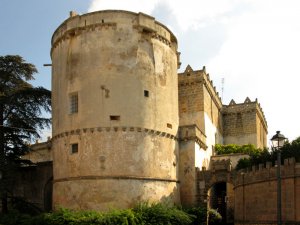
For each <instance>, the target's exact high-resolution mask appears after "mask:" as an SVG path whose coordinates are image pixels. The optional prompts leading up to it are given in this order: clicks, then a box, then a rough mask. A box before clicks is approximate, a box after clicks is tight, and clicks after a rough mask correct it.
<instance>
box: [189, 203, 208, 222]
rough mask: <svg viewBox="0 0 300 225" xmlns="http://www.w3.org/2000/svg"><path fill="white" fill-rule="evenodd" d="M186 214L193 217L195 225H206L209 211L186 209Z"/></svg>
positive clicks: (197, 208)
mask: <svg viewBox="0 0 300 225" xmlns="http://www.w3.org/2000/svg"><path fill="white" fill-rule="evenodd" d="M183 210H184V211H185V212H186V213H188V214H190V215H191V219H192V220H193V222H192V223H191V224H193V225H206V219H207V218H206V217H207V209H206V208H204V207H192V208H184V209H183Z"/></svg>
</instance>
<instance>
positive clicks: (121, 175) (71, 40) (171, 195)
mask: <svg viewBox="0 0 300 225" xmlns="http://www.w3.org/2000/svg"><path fill="white" fill-rule="evenodd" d="M51 58H52V113H53V114H52V117H53V127H52V129H53V137H52V149H53V205H54V206H64V207H67V208H85V209H107V208H110V207H121V208H124V207H130V206H132V205H133V204H135V203H137V202H141V201H147V200H150V201H161V200H162V199H164V200H166V201H171V202H175V203H176V202H177V203H178V202H179V201H180V199H179V188H178V166H176V165H177V164H178V142H177V139H176V135H177V131H178V125H179V119H178V117H179V116H178V88H177V85H178V82H177V68H178V65H179V62H178V53H177V40H176V37H175V36H174V35H173V34H172V32H171V31H170V30H169V29H168V28H166V27H165V26H164V25H162V24H160V23H158V22H157V21H155V19H154V18H152V17H150V16H147V15H145V14H142V13H138V14H136V13H132V12H127V11H100V12H94V13H89V14H85V15H81V16H79V15H77V14H75V13H74V12H72V13H71V15H70V18H69V19H67V20H66V21H65V22H63V23H62V24H61V25H60V26H59V27H58V28H57V30H56V31H55V32H54V34H53V37H52V49H51Z"/></svg>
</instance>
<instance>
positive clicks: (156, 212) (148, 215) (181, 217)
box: [0, 204, 194, 225]
mask: <svg viewBox="0 0 300 225" xmlns="http://www.w3.org/2000/svg"><path fill="white" fill-rule="evenodd" d="M193 219H194V216H192V215H189V214H188V213H186V212H184V211H183V210H180V209H178V208H176V207H168V206H165V205H162V204H152V205H148V204H140V205H138V206H137V207H135V208H133V209H126V210H112V211H110V212H107V213H103V212H95V211H78V212H75V211H71V210H68V209H61V210H59V211H57V212H54V213H44V214H40V215H38V216H30V215H26V214H21V213H19V212H17V211H12V212H10V214H6V215H0V224H5V225H139V224H142V225H152V224H153V225H154V224H155V225H165V224H166V225H173V224H174V225H188V224H193Z"/></svg>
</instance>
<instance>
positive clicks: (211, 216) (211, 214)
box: [208, 209, 222, 225]
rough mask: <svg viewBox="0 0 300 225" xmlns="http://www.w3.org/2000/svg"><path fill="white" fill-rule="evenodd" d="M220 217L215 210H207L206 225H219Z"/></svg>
mask: <svg viewBox="0 0 300 225" xmlns="http://www.w3.org/2000/svg"><path fill="white" fill-rule="evenodd" d="M221 222H222V216H221V214H220V213H219V212H218V210H216V209H209V210H208V224H210V225H217V224H221Z"/></svg>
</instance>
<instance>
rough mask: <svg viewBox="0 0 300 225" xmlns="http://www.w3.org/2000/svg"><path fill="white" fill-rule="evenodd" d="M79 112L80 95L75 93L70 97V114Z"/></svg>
mask: <svg viewBox="0 0 300 225" xmlns="http://www.w3.org/2000/svg"><path fill="white" fill-rule="evenodd" d="M77 112H78V93H73V94H71V95H70V113H71V114H73V113H77Z"/></svg>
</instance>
